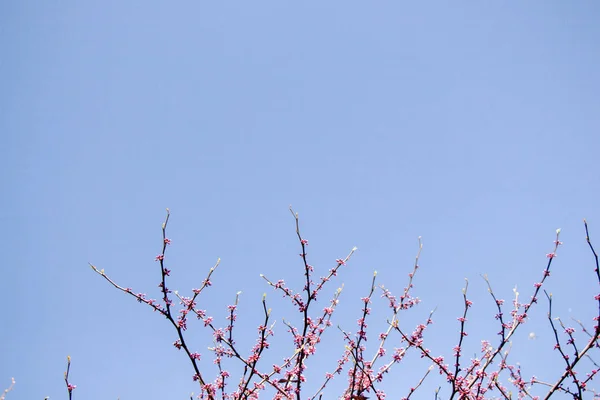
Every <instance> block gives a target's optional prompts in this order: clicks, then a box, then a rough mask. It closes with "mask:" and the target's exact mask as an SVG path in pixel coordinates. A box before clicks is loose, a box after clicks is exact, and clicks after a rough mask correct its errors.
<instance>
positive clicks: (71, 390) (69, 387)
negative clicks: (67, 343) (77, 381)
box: [65, 356, 77, 400]
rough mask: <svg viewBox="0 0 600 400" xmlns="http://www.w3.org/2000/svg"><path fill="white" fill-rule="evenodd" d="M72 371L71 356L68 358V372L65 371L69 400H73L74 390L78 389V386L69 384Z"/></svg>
mask: <svg viewBox="0 0 600 400" xmlns="http://www.w3.org/2000/svg"><path fill="white" fill-rule="evenodd" d="M70 370H71V356H67V370H66V371H65V384H66V385H67V391H68V392H69V400H71V398H72V396H73V389H75V388H76V387H77V385H73V384H72V383H70V382H69V371H70Z"/></svg>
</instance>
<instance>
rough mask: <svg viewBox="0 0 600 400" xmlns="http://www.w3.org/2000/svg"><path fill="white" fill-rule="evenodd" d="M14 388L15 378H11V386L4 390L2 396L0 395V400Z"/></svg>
mask: <svg viewBox="0 0 600 400" xmlns="http://www.w3.org/2000/svg"><path fill="white" fill-rule="evenodd" d="M14 386H15V378H11V384H10V386H9V387H8V389H4V392H3V393H2V394H0V400H4V399H5V398H6V394H7V393H8V392H10V391H11V390H13V387H14Z"/></svg>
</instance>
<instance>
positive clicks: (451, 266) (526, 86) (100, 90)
mask: <svg viewBox="0 0 600 400" xmlns="http://www.w3.org/2000/svg"><path fill="white" fill-rule="evenodd" d="M599 18H600V4H599V3H598V2H595V1H591V0H590V1H580V2H565V1H543V2H542V1H527V2H495V3H493V4H492V3H490V2H483V3H477V4H475V3H463V4H459V3H456V2H450V1H439V2H431V3H424V2H392V1H382V2H378V3H376V4H375V3H373V4H367V3H365V2H358V1H345V2H341V1H332V2H302V4H300V2H298V3H294V4H292V3H289V2H275V1H265V2H258V3H257V2H210V3H209V2H199V1H193V2H192V1H183V2H178V3H172V2H171V3H167V2H148V1H129V2H123V1H103V2H76V1H54V2H32V1H27V0H23V1H19V2H2V4H0V32H1V35H0V48H1V49H2V53H1V54H2V57H1V59H0V71H1V75H0V84H1V86H2V96H0V106H1V107H2V110H3V112H2V117H1V118H0V132H2V139H3V143H4V145H3V149H4V156H3V158H2V164H3V165H2V169H1V174H2V177H3V182H4V187H5V192H4V193H5V194H4V195H3V196H2V199H1V200H0V205H1V206H2V207H1V210H2V211H1V212H0V221H1V222H2V226H3V229H2V233H0V235H1V236H2V243H3V256H4V257H3V258H4V260H3V266H4V267H3V269H2V271H3V274H2V283H3V290H2V291H1V295H0V296H1V298H2V303H3V305H4V312H3V315H2V324H1V326H2V328H1V329H0V357H1V359H2V363H0V386H2V387H4V386H8V385H9V383H10V378H11V377H13V376H14V377H15V379H16V381H17V384H16V386H15V389H14V391H13V392H11V393H10V394H9V395H8V396H7V399H11V400H13V399H43V398H44V397H45V396H50V399H59V398H66V390H65V388H64V382H63V380H62V378H63V376H62V374H63V371H64V368H65V361H66V356H67V355H70V356H71V357H72V359H73V364H72V371H71V378H72V381H73V382H74V383H76V384H77V385H78V387H77V389H76V392H75V393H74V398H76V399H90V400H95V399H116V398H117V397H119V398H120V399H140V398H144V399H162V398H173V399H175V398H179V399H183V398H188V397H186V396H189V393H190V392H192V391H194V392H197V388H196V386H195V385H194V383H193V382H191V379H190V378H191V375H192V369H191V367H190V366H189V365H188V361H187V360H186V359H185V358H184V356H183V354H181V353H178V352H177V351H176V350H175V349H174V348H173V347H172V346H171V343H172V342H173V341H174V339H175V337H174V332H172V331H171V329H169V326H167V324H166V322H165V321H163V320H161V318H159V317H158V316H157V315H154V314H152V312H151V311H150V310H149V309H146V308H144V307H143V306H142V305H140V304H138V303H136V302H135V301H134V300H133V299H132V298H128V297H126V296H125V295H124V294H122V293H119V292H117V291H116V290H114V289H113V288H111V287H109V286H108V285H107V284H106V282H104V281H103V280H102V279H100V277H99V276H97V275H95V274H94V273H93V272H92V271H91V269H90V268H89V267H88V264H87V263H88V262H92V263H94V264H95V265H97V266H98V267H99V268H104V269H105V270H106V272H107V273H108V274H109V275H110V276H111V277H112V278H113V279H115V280H116V281H117V282H119V283H121V284H122V285H125V286H131V287H133V288H134V289H135V290H136V291H140V292H145V293H148V294H149V295H151V296H153V297H158V288H157V287H156V284H157V283H158V281H159V271H158V269H157V265H156V263H154V261H153V259H154V256H155V255H156V254H157V253H158V252H159V251H160V244H161V243H160V238H161V237H160V226H161V223H162V221H163V218H164V214H165V211H164V210H165V208H166V207H169V208H170V209H171V212H172V215H171V218H172V219H171V222H170V227H169V236H170V237H171V239H172V240H173V244H172V246H171V248H170V249H169V254H168V256H167V264H168V265H170V266H171V267H172V270H173V279H172V282H173V283H172V287H173V288H178V289H179V290H180V291H181V292H182V293H186V291H188V292H189V290H191V288H192V287H197V286H199V284H200V282H201V280H202V279H203V278H204V276H205V275H206V273H207V271H208V269H209V268H210V267H211V266H212V265H213V264H214V262H215V261H216V259H217V258H219V257H220V258H221V260H222V261H221V265H220V267H219V270H217V272H216V273H215V276H214V279H213V282H214V286H213V287H212V288H211V290H210V292H207V293H206V294H205V297H203V298H202V300H201V304H202V305H203V307H204V308H207V309H208V310H209V311H210V312H212V313H213V314H214V315H215V317H216V318H221V320H222V321H223V322H224V320H223V319H222V318H223V316H224V315H225V309H226V306H227V305H228V304H230V303H231V302H232V301H233V299H234V297H235V293H236V292H237V291H239V290H241V291H243V293H242V295H241V306H240V307H241V308H240V321H239V342H240V345H246V346H247V347H246V349H249V347H250V346H251V345H252V343H253V340H254V339H253V338H254V332H255V326H256V325H257V321H258V318H259V316H260V309H259V306H260V299H261V296H262V294H263V293H264V292H266V293H267V300H268V301H269V304H270V306H271V307H273V310H274V311H273V313H274V316H275V317H274V318H275V319H277V320H278V321H279V322H278V325H277V326H276V327H277V328H278V329H279V330H278V331H277V336H276V339H274V344H281V345H283V346H286V345H288V344H286V343H288V342H287V339H288V336H287V333H286V332H285V329H284V327H283V324H281V318H282V317H286V316H291V315H292V309H291V308H290V307H289V304H287V303H286V302H283V301H282V299H281V298H280V296H279V295H278V294H276V293H274V292H273V291H272V290H270V289H269V288H268V287H267V286H266V285H265V284H264V282H263V281H262V280H261V279H260V278H259V274H260V273H263V274H265V275H267V276H268V277H270V278H271V279H274V280H276V279H280V278H285V279H286V280H287V281H289V282H290V284H291V285H294V284H296V285H300V283H299V282H300V279H301V278H302V271H301V263H300V260H299V259H298V256H297V253H298V251H299V249H298V243H297V240H296V238H295V235H294V221H293V218H292V217H291V215H290V213H289V211H288V207H289V205H290V204H291V205H293V207H294V209H295V210H296V211H297V212H299V214H300V218H301V224H302V228H303V232H304V235H305V237H306V238H307V239H308V240H309V242H310V246H309V250H310V254H309V257H310V260H311V263H312V264H313V265H315V267H316V268H317V269H320V271H326V270H327V269H328V268H330V267H331V266H333V264H334V262H335V259H336V258H340V257H343V256H345V255H346V254H347V253H348V252H349V250H350V249H351V248H352V247H353V246H357V247H358V248H359V250H358V251H357V253H356V254H355V256H354V257H353V259H352V261H351V263H350V264H349V266H348V268H347V269H345V270H344V271H343V273H342V274H340V276H339V281H338V283H336V284H335V285H332V286H331V287H330V288H329V289H328V290H329V292H328V293H332V292H333V291H334V290H335V288H336V287H337V285H338V284H341V283H342V282H343V283H344V284H345V287H344V293H343V295H342V303H341V305H340V309H339V314H338V315H337V317H336V320H335V321H336V323H339V324H340V326H342V327H343V328H344V329H346V330H350V331H355V330H356V328H355V327H356V325H355V320H356V318H358V317H359V310H360V300H359V299H360V297H361V296H364V295H365V294H366V293H367V292H368V288H369V280H370V278H371V276H372V274H373V271H374V270H377V271H378V282H379V283H382V284H385V285H386V287H388V288H390V289H391V290H392V291H394V292H396V293H399V292H400V291H401V290H402V288H403V287H404V284H405V283H406V275H407V273H408V272H409V271H410V269H411V265H412V262H413V259H414V255H415V253H416V250H417V237H418V236H422V238H423V242H424V250H423V255H422V260H421V266H422V268H421V270H420V271H419V273H418V275H417V277H416V281H415V289H414V294H415V295H417V296H419V297H420V298H421V299H422V303H421V305H420V306H419V307H418V308H416V309H415V310H413V311H411V313H410V314H409V316H407V324H408V325H407V329H410V327H411V326H412V325H410V324H414V323H417V322H418V321H422V320H423V319H424V318H426V316H427V314H428V312H429V310H431V309H432V308H434V307H436V306H437V307H438V308H437V312H436V314H435V317H434V319H435V322H436V323H435V324H434V325H433V326H432V327H431V328H430V331H428V334H429V336H428V337H427V339H426V340H427V341H428V345H429V347H430V349H431V350H432V352H433V353H436V354H444V355H446V356H449V355H450V354H451V348H452V346H453V345H454V344H455V343H456V339H457V337H458V332H457V329H458V323H457V322H456V317H458V316H459V314H460V313H461V301H462V297H461V288H462V287H463V286H464V278H468V279H469V282H470V286H469V290H470V292H469V293H470V296H469V297H470V298H471V300H473V302H474V308H473V310H472V314H471V315H470V320H469V324H470V325H469V327H468V330H469V332H470V335H469V340H470V346H473V349H477V348H478V347H479V341H480V340H481V339H490V340H494V339H495V333H496V332H497V330H498V327H497V325H496V324H495V321H494V319H493V317H492V316H493V313H494V309H493V307H492V306H493V304H492V303H491V300H490V298H489V295H488V294H487V291H486V286H485V283H484V282H483V280H482V279H481V278H480V275H481V274H484V273H487V274H488V275H489V277H490V279H491V281H492V284H493V286H494V288H495V291H496V292H497V294H498V296H499V297H502V298H505V299H507V300H509V299H510V297H511V295H512V289H513V287H515V285H517V287H518V288H519V291H520V292H521V293H522V295H523V296H525V298H528V297H529V296H530V293H531V288H532V286H531V285H532V283H533V282H535V281H537V280H539V277H540V275H541V271H542V270H543V268H544V266H545V263H546V258H545V254H546V253H548V252H549V251H551V249H552V241H553V240H554V232H555V229H556V228H562V239H563V241H564V243H565V244H564V246H563V247H562V248H561V249H560V250H559V256H558V257H557V259H556V264H555V265H554V270H553V274H552V276H551V279H550V281H549V282H548V290H549V291H552V292H553V293H554V296H555V309H554V312H555V313H556V314H557V315H560V316H561V317H563V318H564V320H565V321H568V320H569V318H571V317H575V318H580V319H582V320H583V321H584V322H587V325H588V326H589V327H591V326H592V323H591V318H592V317H593V316H594V315H595V314H594V313H595V312H596V311H597V309H596V307H597V306H596V304H595V303H594V301H593V296H594V295H595V293H596V290H597V289H596V288H597V283H596V282H595V281H594V274H593V264H592V258H591V255H590V254H589V252H588V250H587V248H586V244H585V241H584V231H583V224H582V222H581V221H582V218H587V219H588V221H589V222H590V228H591V234H592V239H594V237H595V238H597V240H596V243H597V245H598V246H600V212H599V211H598V197H599V195H600V161H599V157H598V148H599V145H600V136H599V134H598V132H599V129H600V113H598V110H600V97H599V93H600V72H599V71H600V52H598V43H600V26H599V25H598V23H597V21H598V19H599ZM319 275H320V274H319ZM326 297H327V296H325V295H324V296H323V302H324V300H325V299H326ZM374 307H375V308H377V309H378V311H377V312H374V313H373V320H372V322H371V325H370V326H371V327H372V329H373V330H372V331H371V332H372V333H371V335H372V337H373V339H374V337H375V335H376V334H377V333H378V332H379V331H380V330H381V328H382V327H383V326H384V325H385V324H384V322H385V318H387V317H389V313H388V312H387V310H386V309H385V303H384V302H383V301H381V302H376V303H375V305H374ZM546 307H547V304H546V302H545V301H541V302H540V305H539V307H537V308H536V309H535V311H534V312H533V313H532V314H531V319H530V321H529V322H528V323H527V325H526V326H524V327H523V330H522V331H521V333H520V336H518V337H515V346H514V349H513V356H512V358H511V360H512V361H514V362H516V361H520V362H521V365H522V366H523V368H524V374H525V375H526V376H531V375H532V374H536V375H538V376H542V377H545V378H548V380H551V379H552V377H554V376H556V375H557V374H558V373H560V372H561V371H562V368H563V367H562V366H561V365H560V364H559V360H558V358H557V355H556V354H554V353H552V351H551V348H552V346H553V342H552V337H551V333H550V331H549V324H548V322H547V320H546V318H545V313H546V311H547V308H546ZM530 332H535V333H536V335H537V336H538V339H537V340H535V341H527V340H526V337H527V335H528V334H529V333H530ZM190 334H191V335H192V336H191V337H192V338H193V340H195V342H194V343H195V345H196V346H197V348H198V349H199V351H200V352H202V353H203V354H206V363H207V364H209V362H210V361H209V357H208V354H207V352H206V350H205V348H206V346H209V345H210V342H207V341H206V340H205V339H206V338H205V336H203V335H205V334H206V332H205V331H203V329H202V328H201V327H200V326H191V327H190ZM194 335H195V336H194ZM325 339H326V340H327V344H324V345H323V347H322V349H321V353H319V357H321V358H319V362H318V363H316V364H313V365H312V366H311V368H312V370H311V371H310V372H311V373H313V374H314V376H315V377H316V378H314V379H317V378H319V377H320V376H322V372H324V371H326V370H331V369H333V368H334V365H335V360H336V359H337V357H339V355H341V353H342V351H343V344H342V343H341V341H340V337H339V332H338V331H336V330H335V329H334V330H332V331H331V332H330V333H329V335H328V336H326V338H325ZM373 343H374V341H373ZM373 343H372V342H370V344H371V345H372V344H373ZM395 344H396V345H398V343H395ZM518 345H520V347H519V346H518ZM390 347H394V343H391V344H390ZM284 348H285V347H284ZM474 351H475V350H473V352H474ZM283 353H284V351H281V350H280V351H279V352H278V351H277V350H272V352H271V355H270V357H273V358H274V359H277V358H279V357H282V356H283ZM417 367H418V368H417ZM207 368H211V367H210V366H208V365H207ZM419 368H420V369H419ZM426 368H427V364H426V363H425V364H423V362H422V361H421V360H420V359H419V358H418V357H416V356H415V357H414V358H413V359H411V360H410V363H408V362H407V364H406V365H400V366H398V368H397V369H396V372H395V375H394V376H395V378H392V377H391V376H390V378H388V379H390V381H389V383H388V385H385V384H383V385H382V388H387V389H388V392H389V393H390V395H395V396H396V397H397V396H400V395H405V394H406V393H407V391H408V389H409V388H410V387H411V386H412V385H414V384H415V383H416V381H418V379H419V378H420V376H421V374H422V372H420V371H424V369H426ZM436 379H438V377H437V375H436V376H432V377H431V380H429V379H428V380H427V381H426V383H425V384H424V386H423V387H422V388H421V389H419V390H420V391H421V392H420V394H421V395H422V396H424V397H425V396H427V398H431V396H432V393H433V390H434V389H435V388H436V387H437V385H438V381H436ZM343 383H344V382H343V379H338V380H337V385H339V386H335V385H334V386H332V389H335V388H339V387H340V386H342V385H343ZM597 389H600V387H597ZM444 390H446V392H444ZM447 390H448V388H447V387H446V386H444V387H443V389H442V392H441V393H442V395H443V394H444V393H446V394H447V393H448V392H447ZM335 395H336V392H335V390H332V391H331V392H329V394H328V396H330V397H328V398H335V397H334V396H335Z"/></svg>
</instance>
